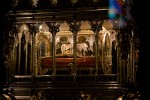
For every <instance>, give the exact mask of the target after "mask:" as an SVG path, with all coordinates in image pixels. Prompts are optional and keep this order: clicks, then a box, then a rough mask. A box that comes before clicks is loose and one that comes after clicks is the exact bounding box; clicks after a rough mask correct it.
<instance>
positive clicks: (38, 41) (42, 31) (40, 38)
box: [35, 24, 52, 74]
mask: <svg viewBox="0 0 150 100" xmlns="http://www.w3.org/2000/svg"><path fill="white" fill-rule="evenodd" d="M51 46H52V34H51V33H50V32H49V27H48V26H47V25H46V24H42V25H40V26H39V32H38V33H37V34H36V36H35V51H36V56H35V58H36V59H35V62H36V66H37V67H36V69H35V70H36V74H47V73H48V72H49V70H50V69H52V62H48V61H47V60H46V59H47V58H52V47H51ZM36 60H37V61H36Z"/></svg>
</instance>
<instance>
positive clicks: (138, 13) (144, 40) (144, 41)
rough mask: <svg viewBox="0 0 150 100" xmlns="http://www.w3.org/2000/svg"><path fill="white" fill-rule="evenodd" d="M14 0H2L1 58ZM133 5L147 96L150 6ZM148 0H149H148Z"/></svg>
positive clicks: (136, 1) (141, 1)
mask: <svg viewBox="0 0 150 100" xmlns="http://www.w3.org/2000/svg"><path fill="white" fill-rule="evenodd" d="M11 1H12V0H0V35H1V36H0V58H2V55H3V44H4V32H3V31H4V24H5V23H4V20H6V17H5V16H4V15H5V14H7V11H8V9H9V8H10V6H11ZM132 1H133V6H132V9H131V15H132V17H133V18H134V20H135V21H136V23H137V26H138V30H139V33H140V34H139V35H140V56H139V57H140V66H139V68H138V72H137V88H138V90H139V91H141V92H142V93H143V95H144V96H145V94H146V88H148V87H146V86H147V85H146V83H148V81H149V75H148V73H150V72H148V67H149V65H150V63H149V62H150V61H148V60H149V52H150V51H149V46H150V45H149V44H148V43H150V41H149V40H150V39H149V36H148V35H149V34H150V31H148V30H149V26H150V24H149V21H148V20H149V18H148V17H149V12H150V11H149V6H150V5H149V6H148V3H147V2H146V1H145V0H132ZM147 1H148V0H147ZM3 70H4V67H3V60H1V59H0V86H1V87H0V89H2V86H3V81H4V77H5V76H4V73H5V72H3Z"/></svg>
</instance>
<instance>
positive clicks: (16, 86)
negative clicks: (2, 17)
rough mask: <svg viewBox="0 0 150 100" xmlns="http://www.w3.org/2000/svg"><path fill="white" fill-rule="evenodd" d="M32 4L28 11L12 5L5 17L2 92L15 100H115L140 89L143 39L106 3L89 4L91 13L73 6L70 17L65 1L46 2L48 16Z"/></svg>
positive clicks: (36, 2) (72, 1)
mask: <svg viewBox="0 0 150 100" xmlns="http://www.w3.org/2000/svg"><path fill="white" fill-rule="evenodd" d="M32 1H33V5H32V7H31V8H30V7H29V8H26V9H30V10H25V11H24V10H22V9H23V8H20V7H24V6H21V4H22V3H21V0H18V2H14V4H13V8H14V9H13V10H12V11H11V10H10V12H9V13H8V16H7V17H8V18H9V19H10V20H9V21H8V22H7V23H8V26H7V27H9V28H8V29H9V30H6V33H8V35H7V34H6V35H7V36H8V37H9V38H8V42H7V45H9V46H8V47H7V49H6V52H5V53H4V55H5V57H6V61H5V62H8V63H7V64H6V65H5V66H6V68H8V69H7V73H6V74H7V77H8V78H7V82H8V83H9V84H7V85H6V88H4V90H5V89H7V88H12V89H13V90H14V92H12V93H14V95H15V97H16V98H28V99H31V98H32V99H33V98H36V97H39V98H48V99H52V98H53V99H54V100H81V98H82V99H83V98H85V97H87V98H90V99H83V100H114V99H115V98H118V97H119V96H122V95H123V94H125V93H126V92H127V91H126V90H127V87H126V84H131V85H134V84H136V71H137V67H138V60H139V58H138V54H139V37H138V33H137V28H136V26H134V25H135V23H134V22H133V21H132V20H130V18H129V19H128V18H126V17H124V19H126V20H124V19H123V18H122V16H121V15H120V13H117V14H116V17H113V18H112V15H111V12H109V9H110V10H111V8H108V4H109V3H108V2H105V0H101V1H98V0H92V1H93V3H90V4H89V3H88V2H87V1H88V0H87V1H86V3H87V5H86V6H85V7H86V8H88V9H89V10H88V9H85V8H82V7H81V5H80V3H82V2H81V1H82V0H81V1H80V0H70V2H69V3H68V6H67V7H68V9H69V10H67V11H65V10H62V9H65V8H61V4H60V3H62V2H61V0H59V1H57V0H52V1H51V2H50V1H48V0H45V1H46V3H47V6H46V7H47V8H45V9H49V10H45V9H41V8H42V7H45V6H42V0H32ZM62 1H63V0H62ZM22 2H23V1H22ZM40 2H41V5H40ZM48 2H49V6H50V7H52V8H49V6H48ZM122 2H123V1H122ZM124 2H125V1H124ZM43 3H44V2H43ZM97 3H100V5H99V4H97ZM19 5H20V6H19ZM62 5H63V3H62ZM124 5H126V4H125V3H124ZM65 6H66V5H65ZM82 6H84V5H82ZM87 6H88V7H87ZM90 6H95V7H94V8H93V7H92V8H91V7H90ZM126 6H129V5H126ZM63 7H64V6H63ZM101 7H103V8H104V9H102V8H101ZM120 7H122V6H121V5H120ZM19 8H20V9H21V10H20V9H19ZM120 9H123V8H120ZM109 13H110V15H109ZM114 15H115V14H114ZM118 16H119V17H118ZM127 19H128V20H127ZM60 91H61V92H60ZM60 98H61V99H60ZM62 98H63V99H62ZM73 98H74V99H73ZM92 98H95V99H92ZM99 98H101V99H99ZM43 100H45V99H43Z"/></svg>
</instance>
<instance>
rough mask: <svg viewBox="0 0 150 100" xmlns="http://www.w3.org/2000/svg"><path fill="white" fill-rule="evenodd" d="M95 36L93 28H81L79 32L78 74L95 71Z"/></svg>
mask: <svg viewBox="0 0 150 100" xmlns="http://www.w3.org/2000/svg"><path fill="white" fill-rule="evenodd" d="M94 36H95V35H94V32H93V31H91V30H81V31H79V32H78V34H77V47H76V48H77V49H76V50H77V74H94V73H95V72H94V71H95V66H96V60H95V56H94V49H93V48H94V46H93V44H94V40H95V37H94Z"/></svg>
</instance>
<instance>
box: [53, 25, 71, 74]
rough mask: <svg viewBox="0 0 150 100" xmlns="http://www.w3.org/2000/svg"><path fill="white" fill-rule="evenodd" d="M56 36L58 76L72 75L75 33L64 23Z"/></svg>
mask: <svg viewBox="0 0 150 100" xmlns="http://www.w3.org/2000/svg"><path fill="white" fill-rule="evenodd" d="M59 30H60V31H59V32H58V33H57V34H56V36H55V50H56V53H55V54H56V59H55V64H56V69H57V70H56V74H71V69H72V64H73V33H72V32H71V31H69V25H68V24H67V23H63V24H62V25H61V26H60V28H59Z"/></svg>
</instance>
